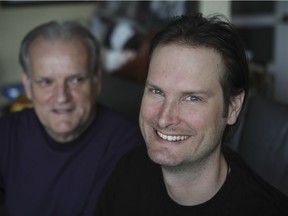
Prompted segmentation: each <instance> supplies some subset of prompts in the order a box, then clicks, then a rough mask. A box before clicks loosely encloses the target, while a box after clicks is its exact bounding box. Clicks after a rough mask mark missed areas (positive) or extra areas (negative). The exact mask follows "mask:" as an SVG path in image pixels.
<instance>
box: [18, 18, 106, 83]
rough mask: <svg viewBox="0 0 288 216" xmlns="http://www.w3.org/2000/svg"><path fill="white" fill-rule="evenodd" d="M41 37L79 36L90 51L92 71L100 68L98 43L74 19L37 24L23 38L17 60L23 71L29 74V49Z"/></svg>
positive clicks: (66, 37) (47, 38) (64, 37)
mask: <svg viewBox="0 0 288 216" xmlns="http://www.w3.org/2000/svg"><path fill="white" fill-rule="evenodd" d="M41 37H43V38H44V39H46V40H55V39H64V40H69V39H71V38H79V39H80V40H81V41H82V42H83V43H84V44H85V45H86V46H87V48H88V50H89V51H90V61H91V68H92V70H93V72H94V73H96V72H97V71H98V69H99V68H100V64H101V62H100V61H101V60H100V44H99V42H98V40H97V39H96V38H95V37H94V35H93V34H92V33H91V32H90V31H89V30H87V29H86V28H85V27H84V26H82V25H81V24H79V23H78V22H75V21H65V22H63V23H59V22H57V21H51V22H48V23H44V24H42V25H40V26H37V27H36V28H34V29H33V30H31V31H30V32H28V34H27V35H26V36H25V37H24V38H23V40H22V42H21V46H20V52H19V61H20V65H21V67H22V69H23V71H24V72H25V73H26V74H27V75H28V77H29V75H30V73H31V70H30V59H29V49H30V46H31V44H32V43H33V41H35V40H36V39H38V38H41Z"/></svg>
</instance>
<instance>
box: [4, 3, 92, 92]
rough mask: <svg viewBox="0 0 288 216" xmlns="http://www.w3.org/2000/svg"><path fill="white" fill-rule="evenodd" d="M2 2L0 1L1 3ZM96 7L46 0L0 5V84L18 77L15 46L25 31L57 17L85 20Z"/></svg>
mask: <svg viewBox="0 0 288 216" xmlns="http://www.w3.org/2000/svg"><path fill="white" fill-rule="evenodd" d="M0 5H1V3H0ZM96 7H97V3H96V2H89V3H86V2H85V3H81V4H80V3H71V2H70V3H62V4H60V3H49V4H43V5H37V6H36V5H33V6H29V7H28V6H13V7H12V6H3V5H1V6H0V87H1V86H2V85H4V84H7V83H13V82H18V81H20V74H21V73H20V72H21V69H20V66H19V63H18V49H19V45H20V42H21V40H22V38H23V37H24V35H25V34H26V33H27V32H28V31H29V30H31V29H32V28H34V27H35V26H37V25H39V24H41V23H44V22H47V21H50V20H53V19H56V20H68V19H73V20H78V21H80V22H82V23H83V24H88V20H89V19H90V18H91V16H92V15H93V13H94V12H95V9H96Z"/></svg>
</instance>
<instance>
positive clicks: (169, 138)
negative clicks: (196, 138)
mask: <svg viewBox="0 0 288 216" xmlns="http://www.w3.org/2000/svg"><path fill="white" fill-rule="evenodd" d="M157 134H158V136H159V137H160V138H161V139H163V140H167V141H169V142H178V141H183V140H186V139H188V138H189V136H183V135H166V134H163V133H161V132H159V131H157Z"/></svg>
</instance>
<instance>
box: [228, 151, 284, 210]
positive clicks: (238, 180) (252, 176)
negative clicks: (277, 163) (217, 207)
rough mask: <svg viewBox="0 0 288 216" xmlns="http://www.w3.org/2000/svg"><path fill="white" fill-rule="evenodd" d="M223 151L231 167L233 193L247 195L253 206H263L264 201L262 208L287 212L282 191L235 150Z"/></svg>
mask: <svg viewBox="0 0 288 216" xmlns="http://www.w3.org/2000/svg"><path fill="white" fill-rule="evenodd" d="M223 152H224V155H225V158H226V160H227V162H228V164H229V166H230V167H231V174H230V175H231V177H232V178H229V179H230V180H231V181H232V182H233V183H232V184H233V185H234V193H236V194H238V195H239V196H238V197H239V198H240V197H243V198H244V197H249V198H250V200H254V201H253V203H254V204H255V206H257V204H259V205H261V206H263V205H264V204H265V203H266V204H265V208H264V206H263V209H267V211H268V210H269V211H281V212H282V211H283V212H285V213H286V214H288V208H287V204H288V197H287V196H286V195H285V194H284V193H282V192H281V191H279V190H278V189H276V188H275V187H274V186H272V185H271V184H269V183H268V182H267V181H266V180H265V179H263V178H262V177H261V176H260V175H259V174H257V172H255V171H254V170H253V169H252V168H251V167H250V166H249V165H248V164H247V163H246V162H245V161H244V160H243V159H242V158H241V157H240V156H239V155H238V154H237V153H236V152H234V151H232V150H230V149H227V148H226V149H224V150H223ZM234 197H235V196H234ZM233 199H234V198H233ZM246 201H247V200H246ZM246 201H244V200H242V202H246ZM247 202H250V201H247Z"/></svg>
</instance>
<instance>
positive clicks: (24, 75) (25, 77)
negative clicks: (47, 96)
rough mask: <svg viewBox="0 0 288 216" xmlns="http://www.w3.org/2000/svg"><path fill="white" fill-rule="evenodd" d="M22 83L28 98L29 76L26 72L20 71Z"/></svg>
mask: <svg viewBox="0 0 288 216" xmlns="http://www.w3.org/2000/svg"><path fill="white" fill-rule="evenodd" d="M21 78H22V84H23V85H24V88H25V92H26V96H27V98H28V99H29V100H31V99H32V93H31V88H32V87H31V81H30V78H29V77H28V75H27V73H25V72H22V76H21Z"/></svg>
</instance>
